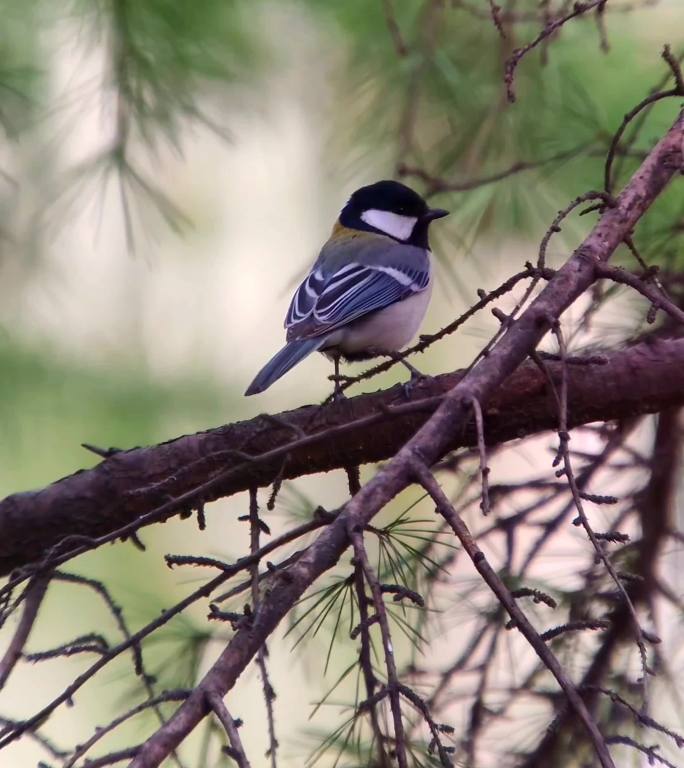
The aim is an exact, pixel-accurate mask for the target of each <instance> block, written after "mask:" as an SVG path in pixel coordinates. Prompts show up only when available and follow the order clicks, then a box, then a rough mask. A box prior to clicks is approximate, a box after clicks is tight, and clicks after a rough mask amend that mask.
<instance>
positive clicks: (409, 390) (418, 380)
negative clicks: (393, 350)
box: [399, 359, 434, 400]
mask: <svg viewBox="0 0 684 768" xmlns="http://www.w3.org/2000/svg"><path fill="white" fill-rule="evenodd" d="M399 362H400V363H401V364H402V365H403V366H404V367H405V368H407V369H408V370H409V372H410V373H411V378H410V379H409V380H408V381H407V382H406V383H405V384H403V385H402V389H403V391H404V397H405V398H406V399H407V400H410V399H411V396H412V395H413V390H414V389H415V388H416V387H417V386H419V385H420V384H422V383H423V382H428V381H432V379H433V378H434V377H433V376H429V375H428V374H426V373H421V372H420V371H419V370H418V369H417V368H416V367H415V366H414V365H411V363H409V362H408V361H407V360H404V359H400V361H399Z"/></svg>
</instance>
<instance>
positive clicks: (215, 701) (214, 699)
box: [207, 691, 251, 768]
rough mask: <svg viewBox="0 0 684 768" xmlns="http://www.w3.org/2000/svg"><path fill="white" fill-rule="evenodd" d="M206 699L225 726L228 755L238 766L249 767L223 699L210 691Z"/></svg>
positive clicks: (234, 722)
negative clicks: (228, 745) (228, 747)
mask: <svg viewBox="0 0 684 768" xmlns="http://www.w3.org/2000/svg"><path fill="white" fill-rule="evenodd" d="M207 701H208V702H209V706H210V707H211V708H212V709H213V710H214V714H215V715H216V717H218V719H219V720H220V721H221V725H222V726H223V727H224V728H225V731H226V734H227V735H228V741H229V742H230V751H229V756H230V757H231V758H232V759H233V760H235V762H236V763H237V766H238V768H251V766H250V762H249V760H248V759H247V755H246V754H245V750H244V747H243V746H242V740H241V739H240V734H239V733H238V728H237V725H236V721H235V720H234V719H233V717H232V716H231V714H230V712H229V711H228V708H227V707H226V705H225V703H224V701H223V699H222V698H221V696H220V695H219V694H218V693H215V692H213V691H212V692H210V693H208V694H207Z"/></svg>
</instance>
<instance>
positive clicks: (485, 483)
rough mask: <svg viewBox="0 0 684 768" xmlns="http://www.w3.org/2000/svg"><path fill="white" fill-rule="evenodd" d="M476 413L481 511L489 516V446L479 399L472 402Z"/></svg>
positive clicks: (490, 509)
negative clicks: (486, 443) (486, 440)
mask: <svg viewBox="0 0 684 768" xmlns="http://www.w3.org/2000/svg"><path fill="white" fill-rule="evenodd" d="M470 402H471V403H472V406H473V411H474V413H475V429H476V431H477V449H478V452H479V454H480V478H481V481H482V501H481V502H480V509H482V514H484V515H488V514H489V513H490V512H491V511H492V508H491V504H490V502H489V471H490V470H489V467H488V466H487V446H486V445H485V436H484V420H483V418H482V408H481V407H480V403H479V401H478V400H477V398H475V397H473V398H472V400H471V401H470Z"/></svg>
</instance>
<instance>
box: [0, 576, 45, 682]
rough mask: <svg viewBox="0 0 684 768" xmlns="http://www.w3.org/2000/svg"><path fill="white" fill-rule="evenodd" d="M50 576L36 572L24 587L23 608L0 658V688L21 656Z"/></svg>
mask: <svg viewBox="0 0 684 768" xmlns="http://www.w3.org/2000/svg"><path fill="white" fill-rule="evenodd" d="M50 578H51V574H50V573H49V572H48V573H41V574H38V575H37V576H34V577H33V578H32V579H31V581H30V582H29V585H28V586H27V587H26V596H25V598H24V610H23V612H22V614H21V618H20V619H19V624H18V626H17V629H16V631H15V633H14V635H13V637H12V640H11V641H10V644H9V647H8V648H7V650H6V651H5V655H4V656H3V657H2V659H0V690H2V688H4V687H5V684H6V683H7V680H8V678H9V676H10V675H11V674H12V670H13V669H14V667H15V665H16V663H17V662H18V661H19V659H20V658H21V654H22V651H23V650H24V646H25V645H26V641H27V640H28V637H29V635H30V634H31V629H32V628H33V624H34V623H35V621H36V618H37V617H38V611H39V609H40V606H41V605H42V603H43V598H44V597H45V592H46V591H47V587H48V584H49V583H50Z"/></svg>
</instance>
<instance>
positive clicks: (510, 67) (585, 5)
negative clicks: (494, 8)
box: [504, 0, 606, 102]
mask: <svg viewBox="0 0 684 768" xmlns="http://www.w3.org/2000/svg"><path fill="white" fill-rule="evenodd" d="M605 2H606V0H592V1H591V2H580V1H579V0H578V1H577V2H575V3H574V5H573V8H572V10H571V11H570V12H569V13H567V14H565V15H564V16H560V17H558V18H555V19H553V20H552V21H550V22H549V23H548V24H546V25H545V26H544V29H542V31H541V32H540V33H539V34H538V35H537V37H535V38H534V40H532V41H531V42H529V43H527V44H526V45H524V46H522V48H516V49H515V50H514V51H513V53H512V54H511V56H510V57H509V59H508V61H507V62H506V66H505V74H504V81H505V83H506V93H507V95H508V100H509V101H510V102H514V101H515V90H514V86H513V80H514V78H515V70H516V68H517V67H518V64H520V62H521V61H522V59H523V57H524V56H525V55H526V54H528V53H529V52H530V51H531V50H532V49H533V48H536V47H537V46H538V45H539V43H541V42H542V41H543V40H545V39H546V38H547V37H550V36H551V35H552V34H553V33H554V32H555V31H556V30H558V29H560V28H561V27H562V26H563V24H566V23H567V22H568V21H570V20H571V19H574V18H575V17H576V16H581V15H582V14H584V13H587V12H588V11H591V10H592V9H593V8H597V7H599V6H601V5H603V4H605Z"/></svg>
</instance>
